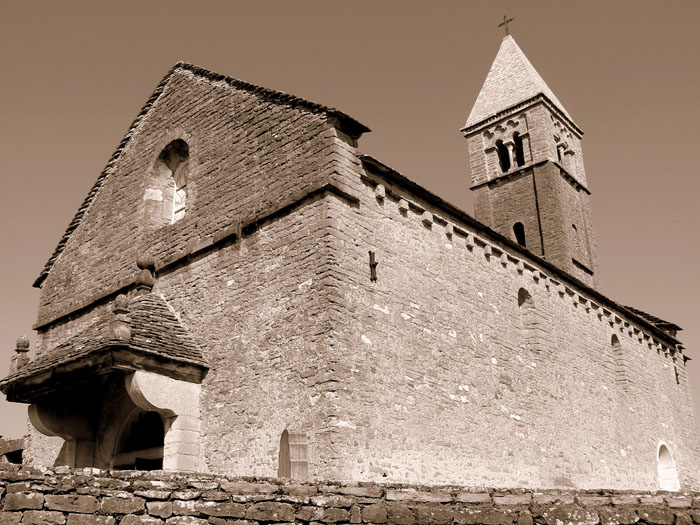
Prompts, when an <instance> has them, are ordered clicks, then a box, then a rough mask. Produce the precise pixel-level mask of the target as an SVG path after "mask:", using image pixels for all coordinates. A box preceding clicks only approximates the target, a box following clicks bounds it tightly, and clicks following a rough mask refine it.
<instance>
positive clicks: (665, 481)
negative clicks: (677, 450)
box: [657, 443, 681, 491]
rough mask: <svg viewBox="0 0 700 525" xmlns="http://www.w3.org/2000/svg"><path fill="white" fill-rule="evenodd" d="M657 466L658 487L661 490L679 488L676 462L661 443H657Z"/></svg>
mask: <svg viewBox="0 0 700 525" xmlns="http://www.w3.org/2000/svg"><path fill="white" fill-rule="evenodd" d="M657 467H658V471H659V488H660V489H661V490H673V491H675V490H680V488H681V484H680V482H679V481H678V471H677V470H676V463H675V461H673V457H672V456H671V451H670V450H669V449H668V447H667V446H666V445H664V444H663V443H662V444H661V445H659V451H658V455H657Z"/></svg>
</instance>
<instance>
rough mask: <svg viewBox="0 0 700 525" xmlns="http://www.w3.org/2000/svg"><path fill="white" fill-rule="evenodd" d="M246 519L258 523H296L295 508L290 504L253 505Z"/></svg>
mask: <svg viewBox="0 0 700 525" xmlns="http://www.w3.org/2000/svg"><path fill="white" fill-rule="evenodd" d="M245 517H246V519H250V520H258V521H294V507H293V506H292V505H290V504H289V503H277V502H274V501H265V502H263V503H256V504H255V505H251V506H250V507H249V508H248V510H246V513H245Z"/></svg>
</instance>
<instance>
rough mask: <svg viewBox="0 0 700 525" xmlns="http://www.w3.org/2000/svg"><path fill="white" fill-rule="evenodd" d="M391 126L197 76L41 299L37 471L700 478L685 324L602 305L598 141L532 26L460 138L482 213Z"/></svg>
mask: <svg viewBox="0 0 700 525" xmlns="http://www.w3.org/2000/svg"><path fill="white" fill-rule="evenodd" d="M465 102H466V101H465ZM368 131H369V129H368V128H367V127H366V126H364V125H363V124H361V123H360V122H358V121H356V120H355V119H353V118H352V117H350V116H348V115H346V114H344V113H342V112H341V111H338V110H336V109H332V108H329V107H325V106H322V105H319V104H315V103H313V102H309V101H306V100H303V99H301V98H298V97H295V96H291V95H288V94H285V93H281V92H278V91H273V90H270V89H265V88H262V87H259V86H256V85H253V84H249V83H246V82H243V81H240V80H236V79H233V78H229V77H226V76H223V75H219V74H216V73H212V72H210V71H207V70H204V69H201V68H199V67H196V66H193V65H190V64H185V63H178V64H176V65H175V66H174V67H173V68H172V69H171V70H170V71H169V72H168V74H167V75H166V76H165V78H164V79H163V80H162V82H161V83H160V84H159V85H158V86H157V88H156V89H155V91H154V93H153V95H152V96H151V97H150V99H149V100H148V101H147V103H146V105H145V106H144V108H143V110H142V111H141V112H140V114H139V115H138V116H137V117H136V119H135V120H134V122H133V124H132V125H131V127H130V128H129V131H128V132H127V134H126V136H125V137H124V139H123V141H122V142H121V144H120V145H119V147H118V148H117V150H116V152H115V153H114V155H113V156H112V158H111V159H110V160H109V162H108V163H107V166H106V167H105V169H104V171H103V172H102V173H101V174H100V175H99V177H98V178H97V181H96V183H95V185H94V186H93V187H92V189H91V190H90V192H89V194H88V196H87V198H86V199H85V201H84V203H83V204H82V206H81V207H80V209H79V210H78V211H77V213H76V215H75V218H74V219H73V221H72V222H71V223H70V225H69V226H68V229H67V230H66V233H65V234H64V236H63V237H62V239H61V240H60V241H59V243H58V246H57V247H56V249H55V251H54V253H53V255H52V256H51V257H50V259H49V261H48V262H47V264H46V266H45V267H44V269H43V271H42V272H41V274H40V275H39V277H38V278H37V280H36V282H35V283H34V285H35V286H36V287H39V288H41V299H40V305H39V312H38V318H37V321H36V324H35V326H34V328H35V329H36V331H37V345H36V346H37V347H36V349H33V350H32V358H31V359H30V357H29V353H30V349H29V343H28V341H27V339H26V338H20V339H19V340H18V342H17V349H16V354H15V356H14V358H13V363H12V368H11V373H10V375H9V376H8V377H6V378H4V379H3V380H2V381H1V382H0V389H1V390H2V391H3V392H4V393H5V394H6V395H7V397H8V399H9V400H10V401H13V402H18V403H26V404H28V406H29V419H30V422H31V425H30V435H29V438H28V439H27V442H26V444H25V451H24V453H25V458H26V459H25V462H28V463H30V464H34V465H54V464H57V465H70V466H77V467H80V466H89V467H96V468H101V469H108V468H109V469H134V468H135V469H143V470H148V469H164V470H166V471H189V472H193V471H197V472H211V473H225V474H232V475H250V476H281V477H291V478H295V479H320V480H324V479H325V480H352V481H363V480H367V481H388V482H409V483H424V484H460V485H469V486H489V487H541V488H556V487H576V488H616V489H640V490H641V489H645V490H654V489H657V488H663V489H668V490H678V489H679V488H682V489H698V488H700V445H699V442H698V436H697V431H696V428H697V427H696V425H695V419H694V415H693V410H692V403H691V398H690V391H689V385H688V376H687V373H686V361H687V357H686V356H685V355H684V352H683V346H682V344H681V343H680V342H679V340H678V339H677V335H676V334H677V331H678V330H680V328H679V327H678V326H676V325H675V324H673V323H671V322H667V321H664V320H662V319H659V318H657V317H654V316H652V315H649V314H647V313H644V312H642V311H640V310H637V309H635V308H631V307H629V306H623V305H621V304H618V303H616V302H615V301H613V300H612V299H610V298H608V297H606V296H605V295H603V294H602V293H601V292H600V291H599V287H598V275H599V273H598V266H599V265H598V257H597V252H596V242H595V234H594V230H593V224H592V218H591V207H590V194H591V192H590V190H589V187H588V182H587V180H586V172H585V168H584V163H583V155H582V150H581V137H582V134H583V133H582V131H581V129H580V128H579V127H578V125H577V124H576V123H575V121H574V120H573V117H572V116H571V115H569V113H568V112H567V111H566V109H565V108H564V106H563V105H562V104H561V102H560V101H559V100H558V99H557V97H556V96H555V95H554V93H553V92H552V91H551V89H550V88H549V87H548V86H547V84H546V83H545V82H544V80H543V79H542V78H541V77H540V75H539V74H538V73H537V71H536V70H535V69H534V68H533V66H532V65H531V63H530V62H529V61H528V59H527V58H526V57H525V55H524V54H523V52H522V51H521V50H520V48H519V47H518V45H517V44H516V43H515V41H514V40H513V38H512V37H510V36H506V37H505V39H504V40H503V42H502V44H501V47H500V49H499V51H498V54H497V56H496V58H495V60H494V62H493V65H492V67H491V69H490V71H489V73H488V76H487V77H486V80H485V82H484V85H483V87H482V89H481V92H480V93H479V94H478V97H477V99H476V103H475V104H474V106H473V108H472V110H471V112H470V113H469V116H468V118H467V121H466V125H465V126H464V128H463V129H462V130H461V132H462V133H463V135H464V137H465V139H466V147H467V148H468V152H469V158H470V172H471V181H470V186H469V188H470V189H471V190H472V191H473V196H474V203H475V217H471V216H469V215H467V214H466V213H465V212H463V211H461V210H460V209H458V208H456V207H455V206H453V205H451V204H450V203H448V202H446V201H445V200H443V199H442V198H440V197H438V196H436V195H434V194H432V193H430V192H429V191H427V190H425V189H424V188H422V187H421V186H419V185H418V184H416V183H415V182H413V181H411V180H410V179H408V178H407V177H405V176H404V175H402V174H400V173H398V172H396V171H395V170H393V169H392V168H390V167H389V166H387V165H386V164H384V163H382V162H381V161H379V160H377V159H375V158H372V157H370V156H367V155H363V154H362V153H361V148H360V146H359V144H358V141H359V139H360V137H361V136H362V134H363V133H366V132H368ZM465 182H466V181H465ZM465 191H466V188H465Z"/></svg>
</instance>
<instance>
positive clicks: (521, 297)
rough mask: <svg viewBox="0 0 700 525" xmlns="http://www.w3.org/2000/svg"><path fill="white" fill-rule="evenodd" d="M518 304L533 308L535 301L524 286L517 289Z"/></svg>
mask: <svg viewBox="0 0 700 525" xmlns="http://www.w3.org/2000/svg"><path fill="white" fill-rule="evenodd" d="M518 224H520V223H518ZM518 306H519V307H520V308H525V309H529V308H535V301H534V300H533V299H532V295H530V292H528V291H527V290H526V289H525V288H521V289H520V290H518Z"/></svg>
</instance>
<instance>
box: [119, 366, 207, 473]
mask: <svg viewBox="0 0 700 525" xmlns="http://www.w3.org/2000/svg"><path fill="white" fill-rule="evenodd" d="M126 391H127V392H128V393H129V397H131V399H132V401H133V402H134V403H135V404H136V405H137V406H138V407H140V408H142V409H143V410H155V411H157V412H160V413H161V414H162V415H163V416H164V418H165V421H166V425H165V443H164V447H163V470H166V471H183V472H196V471H197V470H198V468H199V441H200V429H201V418H200V414H199V397H200V393H201V385H199V384H197V383H189V382H187V381H180V380H178V379H173V378H171V377H167V376H163V375H160V374H154V373H152V372H145V371H143V370H139V371H137V372H134V373H133V374H129V375H127V376H126Z"/></svg>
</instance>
